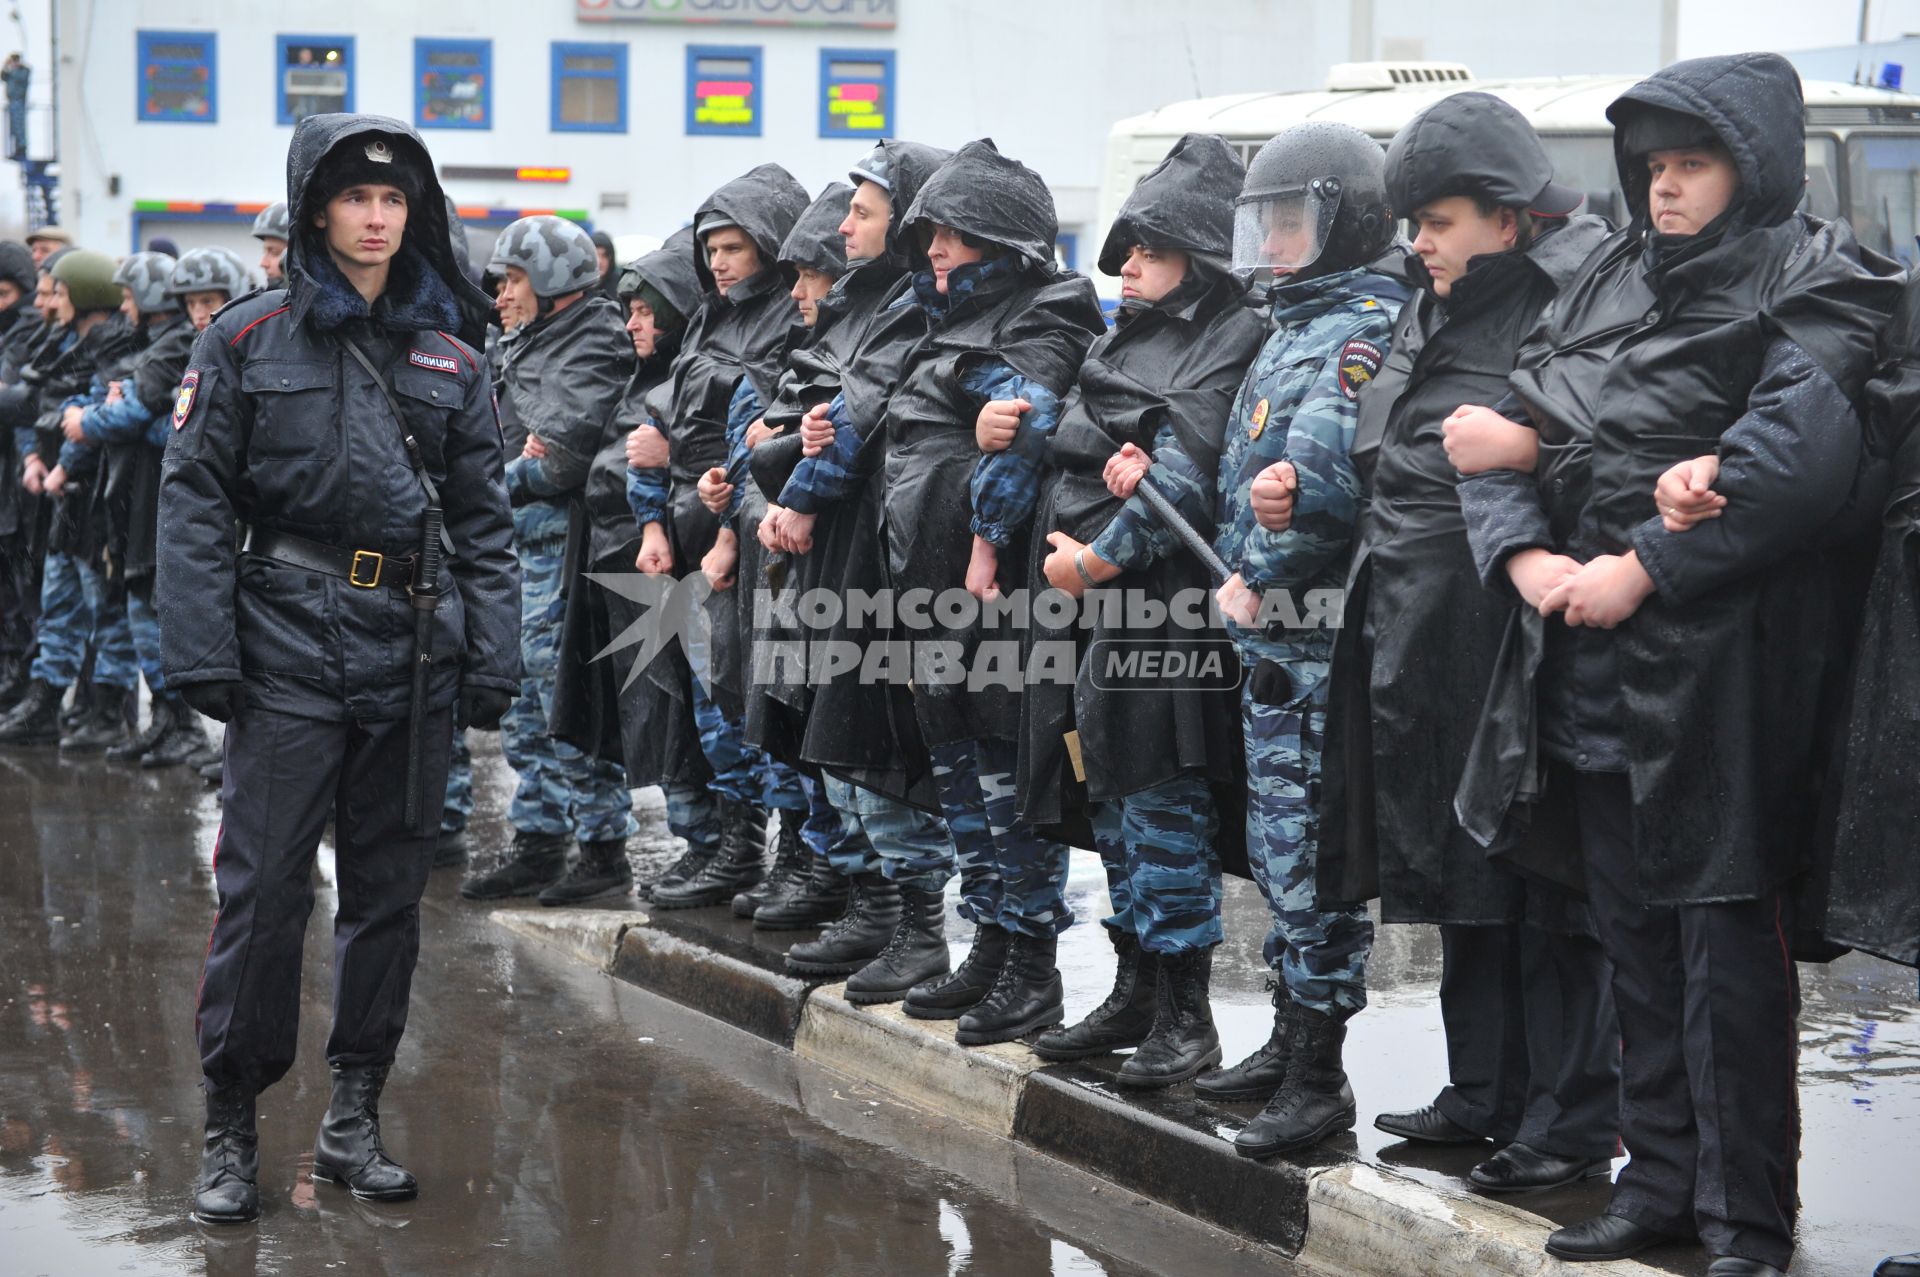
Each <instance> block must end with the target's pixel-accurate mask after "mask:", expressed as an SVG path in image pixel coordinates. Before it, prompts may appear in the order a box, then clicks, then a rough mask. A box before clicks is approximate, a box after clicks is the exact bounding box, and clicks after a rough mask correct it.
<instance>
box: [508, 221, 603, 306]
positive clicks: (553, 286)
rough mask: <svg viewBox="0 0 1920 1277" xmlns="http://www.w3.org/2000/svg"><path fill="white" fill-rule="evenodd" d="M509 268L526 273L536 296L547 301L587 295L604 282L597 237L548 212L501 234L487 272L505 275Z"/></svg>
mask: <svg viewBox="0 0 1920 1277" xmlns="http://www.w3.org/2000/svg"><path fill="white" fill-rule="evenodd" d="M509 266H518V267H519V268H520V269H521V270H523V271H525V272H526V273H527V281H528V282H529V283H530V284H532V285H533V295H534V296H535V297H539V298H543V299H544V298H549V297H563V296H565V295H566V294H568V293H578V292H584V291H586V290H587V289H590V288H594V287H597V286H598V285H599V283H600V258H599V255H598V254H597V253H596V252H595V251H594V247H593V237H592V236H591V235H588V234H587V232H586V231H584V230H582V229H581V228H580V227H579V226H577V225H575V224H574V223H572V222H569V221H568V220H567V219H565V218H564V217H554V216H552V215H551V214H547V213H541V214H537V215H535V216H533V217H523V218H521V219H520V220H519V221H517V222H514V223H513V224H511V225H510V226H508V227H507V229H506V230H504V231H502V232H500V238H499V239H497V240H495V241H494V244H493V258H492V260H490V261H489V262H488V263H487V272H488V273H489V274H498V275H504V274H506V271H507V267H509Z"/></svg>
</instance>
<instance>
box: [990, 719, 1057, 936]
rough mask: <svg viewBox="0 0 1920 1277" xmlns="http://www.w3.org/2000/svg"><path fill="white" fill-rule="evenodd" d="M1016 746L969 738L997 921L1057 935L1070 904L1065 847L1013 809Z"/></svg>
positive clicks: (1009, 926)
mask: <svg viewBox="0 0 1920 1277" xmlns="http://www.w3.org/2000/svg"><path fill="white" fill-rule="evenodd" d="M1019 748H1020V747H1019V746H1018V745H1016V744H1014V743H1013V742H1012V741H1004V740H982V741H975V742H974V743H973V751H974V752H973V757H974V765H975V766H976V768H977V769H978V772H977V775H978V777H979V786H980V797H981V800H982V803H983V805H984V807H985V809H986V813H987V833H988V835H989V836H990V840H991V841H990V844H989V845H990V846H991V848H992V855H993V864H994V868H995V869H996V870H997V871H998V875H999V879H1000V917H999V919H998V921H999V923H1000V925H1001V926H1002V927H1004V928H1006V929H1007V930H1008V931H1018V932H1020V933H1021V934H1023V935H1029V936H1057V935H1059V934H1060V933H1061V932H1062V931H1065V930H1066V929H1067V928H1068V927H1070V926H1072V925H1073V910H1071V909H1069V908H1068V907H1067V898H1066V895H1065V894H1064V892H1063V891H1062V888H1063V887H1064V886H1065V885H1066V881H1067V860H1068V855H1069V853H1068V850H1067V845H1066V844H1065V843H1059V842H1053V841H1051V840H1049V839H1046V838H1042V837H1041V836H1040V834H1039V832H1038V831H1037V830H1035V829H1034V828H1033V826H1031V825H1029V824H1027V823H1026V822H1025V821H1022V820H1019V819H1018V818H1017V817H1016V816H1015V814H1014V808H1015V806H1016V803H1017V799H1018V797H1019V795H1018V793H1017V792H1016V781H1015V775H1016V772H1017V767H1018V761H1019Z"/></svg>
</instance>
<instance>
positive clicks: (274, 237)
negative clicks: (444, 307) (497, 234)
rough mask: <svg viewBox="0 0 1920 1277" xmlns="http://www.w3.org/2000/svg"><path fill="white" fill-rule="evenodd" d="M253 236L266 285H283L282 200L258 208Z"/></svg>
mask: <svg viewBox="0 0 1920 1277" xmlns="http://www.w3.org/2000/svg"><path fill="white" fill-rule="evenodd" d="M253 237H254V238H255V239H257V240H259V241H260V269H261V270H262V271H263V272H265V274H266V277H267V287H268V288H281V287H284V286H285V285H286V282H287V277H286V276H285V275H284V274H282V273H281V270H280V259H281V258H282V257H285V256H286V255H287V206H286V203H285V202H284V201H283V202H281V203H278V204H269V205H267V206H266V207H265V208H263V209H261V210H260V216H258V217H256V218H254V219H253ZM463 264H464V263H463Z"/></svg>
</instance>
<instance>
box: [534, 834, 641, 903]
mask: <svg viewBox="0 0 1920 1277" xmlns="http://www.w3.org/2000/svg"><path fill="white" fill-rule="evenodd" d="M632 890H633V865H632V864H631V863H629V862H628V860H627V840H626V839H624V838H605V839H601V840H598V841H595V842H583V843H581V844H580V859H578V860H576V861H574V862H573V868H572V869H569V870H568V871H567V876H566V877H564V878H562V879H561V880H560V881H559V882H556V883H554V884H553V885H552V886H551V887H548V888H547V889H546V890H545V891H543V892H541V893H540V903H541V904H543V905H547V906H549V907H551V906H554V905H582V904H585V903H587V901H589V900H612V899H614V898H616V897H618V896H624V895H626V894H628V893H629V892H631V891H632Z"/></svg>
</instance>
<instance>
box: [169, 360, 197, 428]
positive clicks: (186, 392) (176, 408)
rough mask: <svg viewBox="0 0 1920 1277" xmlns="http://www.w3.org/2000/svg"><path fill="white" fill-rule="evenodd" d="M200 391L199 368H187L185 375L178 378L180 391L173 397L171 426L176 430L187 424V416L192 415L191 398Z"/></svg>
mask: <svg viewBox="0 0 1920 1277" xmlns="http://www.w3.org/2000/svg"><path fill="white" fill-rule="evenodd" d="M199 393H200V370H199V369H198V368H189V369H187V375H186V376H184V377H182V378H181V379H180V392H179V393H178V394H176V395H175V396H174V397H173V428H174V429H175V430H178V429H179V428H180V427H182V426H184V425H186V424H187V418H188V417H191V416H192V415H193V398H194V396H195V395H197V394H199Z"/></svg>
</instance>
